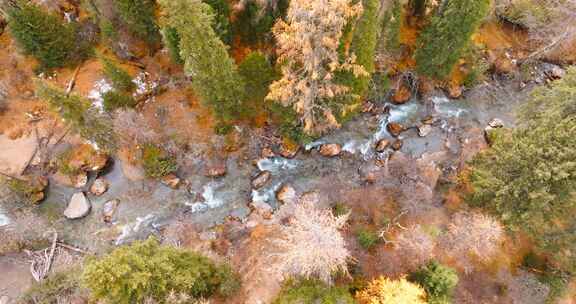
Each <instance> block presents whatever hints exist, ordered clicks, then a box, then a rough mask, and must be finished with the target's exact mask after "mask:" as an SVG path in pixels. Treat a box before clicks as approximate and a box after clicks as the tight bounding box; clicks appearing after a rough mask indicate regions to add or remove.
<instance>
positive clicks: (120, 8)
mask: <svg viewBox="0 0 576 304" xmlns="http://www.w3.org/2000/svg"><path fill="white" fill-rule="evenodd" d="M114 4H115V6H116V10H117V12H118V15H119V16H120V18H121V19H122V21H123V22H124V24H126V26H127V28H128V30H129V31H130V32H131V33H132V34H134V35H135V36H136V37H138V38H140V39H142V40H144V41H146V42H147V43H148V44H149V45H154V44H156V43H158V42H159V41H160V33H159V32H158V26H157V25H156V22H155V20H154V10H155V6H154V1H152V0H115V1H114Z"/></svg>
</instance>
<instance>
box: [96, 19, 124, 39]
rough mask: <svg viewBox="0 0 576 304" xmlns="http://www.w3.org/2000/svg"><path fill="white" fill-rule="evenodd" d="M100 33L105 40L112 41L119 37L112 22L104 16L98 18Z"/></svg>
mask: <svg viewBox="0 0 576 304" xmlns="http://www.w3.org/2000/svg"><path fill="white" fill-rule="evenodd" d="M100 33H101V34H102V38H104V40H105V41H107V42H114V41H117V40H118V39H120V38H119V34H118V30H117V29H116V26H114V23H112V21H110V20H108V19H106V18H104V17H102V19H101V20H100Z"/></svg>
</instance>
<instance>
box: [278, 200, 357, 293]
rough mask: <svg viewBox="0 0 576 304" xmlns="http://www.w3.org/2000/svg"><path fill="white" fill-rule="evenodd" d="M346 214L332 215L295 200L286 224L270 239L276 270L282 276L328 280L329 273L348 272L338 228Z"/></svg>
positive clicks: (345, 250)
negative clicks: (290, 217)
mask: <svg viewBox="0 0 576 304" xmlns="http://www.w3.org/2000/svg"><path fill="white" fill-rule="evenodd" d="M347 219H348V216H347V215H344V216H340V217H335V216H334V215H333V214H332V212H331V210H328V209H326V210H321V209H317V208H316V206H315V205H313V204H312V203H309V202H304V203H301V204H298V205H297V206H296V207H295V210H294V217H293V219H292V221H291V222H290V224H289V225H288V226H286V227H284V229H283V230H282V234H281V236H280V237H279V238H278V239H276V240H274V244H275V245H276V249H275V252H274V253H273V254H272V256H273V257H275V258H276V262H277V263H276V264H275V265H276V267H277V271H278V272H279V273H280V274H281V275H283V276H284V277H303V278H306V279H310V278H315V279H320V280H321V281H324V282H326V283H330V282H332V275H333V274H335V273H337V272H342V273H347V272H348V259H349V258H350V252H349V251H348V249H347V248H346V241H345V240H344V238H343V237H342V234H341V233H340V231H339V229H340V228H341V227H342V226H343V225H344V224H345V223H346V221H347Z"/></svg>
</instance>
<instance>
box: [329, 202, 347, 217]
mask: <svg viewBox="0 0 576 304" xmlns="http://www.w3.org/2000/svg"><path fill="white" fill-rule="evenodd" d="M348 212H350V208H349V207H348V206H346V204H344V203H340V202H338V203H336V204H334V206H332V214H334V216H342V215H345V214H347V213H348Z"/></svg>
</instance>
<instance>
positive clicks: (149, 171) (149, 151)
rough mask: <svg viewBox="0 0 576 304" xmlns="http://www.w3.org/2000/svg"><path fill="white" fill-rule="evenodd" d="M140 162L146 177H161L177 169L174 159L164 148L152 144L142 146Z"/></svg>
mask: <svg viewBox="0 0 576 304" xmlns="http://www.w3.org/2000/svg"><path fill="white" fill-rule="evenodd" d="M142 164H143V166H144V171H145V172H146V175H147V176H148V177H155V178H156V177H163V176H166V175H168V174H170V173H173V172H175V171H176V169H178V164H177V163H176V160H175V159H174V158H173V157H171V156H169V155H167V154H166V152H164V150H162V149H161V148H159V147H158V146H156V145H153V144H146V145H144V147H143V148H142Z"/></svg>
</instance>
